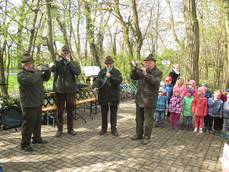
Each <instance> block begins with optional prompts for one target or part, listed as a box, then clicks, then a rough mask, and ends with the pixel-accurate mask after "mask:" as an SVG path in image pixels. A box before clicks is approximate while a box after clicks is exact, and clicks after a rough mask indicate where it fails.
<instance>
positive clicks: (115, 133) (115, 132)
mask: <svg viewBox="0 0 229 172" xmlns="http://www.w3.org/2000/svg"><path fill="white" fill-rule="evenodd" d="M111 134H112V135H113V136H116V137H118V136H119V134H118V132H117V130H115V131H111Z"/></svg>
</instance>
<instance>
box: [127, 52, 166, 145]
mask: <svg viewBox="0 0 229 172" xmlns="http://www.w3.org/2000/svg"><path fill="white" fill-rule="evenodd" d="M130 77H131V79H133V80H138V88H137V93H136V97H135V102H136V135H134V136H132V137H131V139H132V140H138V139H142V138H143V140H142V144H148V143H149V140H150V137H151V133H152V125H153V121H152V120H153V114H154V112H155V109H156V102H157V96H158V90H159V86H160V81H161V78H162V72H161V71H160V70H159V69H158V68H157V67H156V60H155V58H154V57H153V55H152V54H150V55H149V56H148V57H147V58H146V59H145V60H144V67H142V68H141V69H139V68H134V69H132V71H131V75H130Z"/></svg>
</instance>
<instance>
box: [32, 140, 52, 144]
mask: <svg viewBox="0 0 229 172" xmlns="http://www.w3.org/2000/svg"><path fill="white" fill-rule="evenodd" d="M47 143H48V141H46V140H43V139H40V140H33V141H32V144H47Z"/></svg>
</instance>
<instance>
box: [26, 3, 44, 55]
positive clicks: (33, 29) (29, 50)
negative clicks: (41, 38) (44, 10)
mask: <svg viewBox="0 0 229 172" xmlns="http://www.w3.org/2000/svg"><path fill="white" fill-rule="evenodd" d="M40 1H41V0H37V7H36V9H35V11H34V13H35V14H34V18H33V28H32V29H31V30H30V32H31V35H30V39H29V47H28V53H31V49H32V45H33V43H34V41H33V40H34V39H35V38H34V37H35V30H36V29H35V27H36V23H37V16H38V11H39V5H40Z"/></svg>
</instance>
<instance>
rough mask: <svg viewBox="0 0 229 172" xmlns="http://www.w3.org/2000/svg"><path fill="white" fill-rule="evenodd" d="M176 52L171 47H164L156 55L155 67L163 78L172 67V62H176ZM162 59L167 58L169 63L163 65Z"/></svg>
mask: <svg viewBox="0 0 229 172" xmlns="http://www.w3.org/2000/svg"><path fill="white" fill-rule="evenodd" d="M176 54H177V52H176V51H174V50H171V49H165V50H164V52H163V53H162V54H161V55H160V56H158V57H157V58H156V59H157V67H158V68H159V69H160V70H161V71H162V72H163V78H165V77H167V76H168V75H169V72H170V71H171V69H172V65H173V63H178V62H177V61H176V58H175V57H176ZM163 60H169V61H170V65H163V64H162V61H163Z"/></svg>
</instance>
